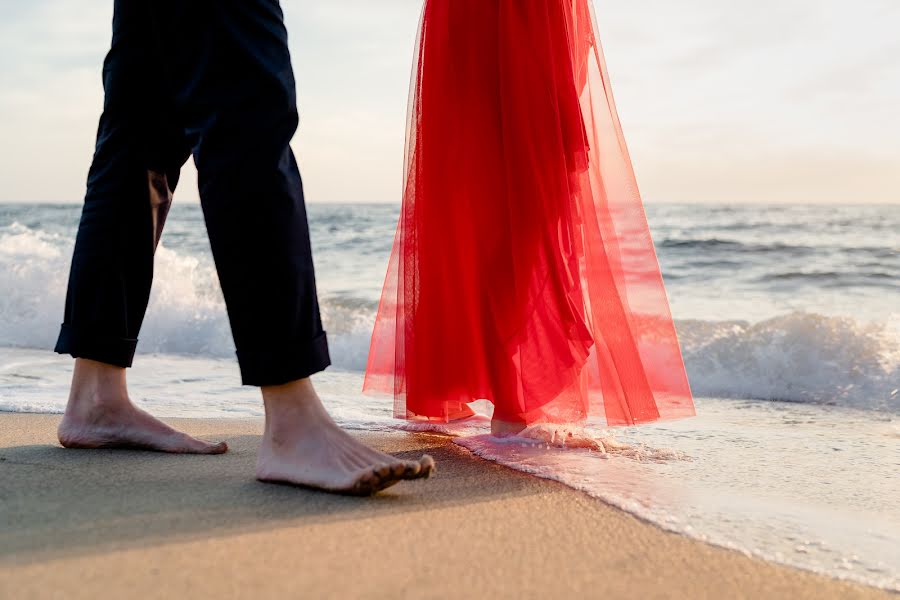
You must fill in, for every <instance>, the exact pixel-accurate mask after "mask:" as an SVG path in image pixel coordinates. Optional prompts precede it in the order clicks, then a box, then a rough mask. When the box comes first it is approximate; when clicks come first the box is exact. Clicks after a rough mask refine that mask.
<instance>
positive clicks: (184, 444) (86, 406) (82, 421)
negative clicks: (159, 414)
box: [57, 358, 228, 454]
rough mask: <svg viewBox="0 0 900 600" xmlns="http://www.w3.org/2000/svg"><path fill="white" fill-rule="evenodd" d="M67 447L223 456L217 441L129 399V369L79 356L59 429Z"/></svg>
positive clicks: (60, 437)
mask: <svg viewBox="0 0 900 600" xmlns="http://www.w3.org/2000/svg"><path fill="white" fill-rule="evenodd" d="M57 434H58V437H59V443H60V444H62V445H63V446H64V447H66V448H91V449H93V448H131V449H141V450H154V451H157V452H172V453H176V454H222V453H223V452H226V451H227V450H228V445H227V444H225V442H219V443H217V444H213V443H210V442H205V441H203V440H198V439H196V438H193V437H191V436H189V435H187V434H184V433H181V432H180V431H176V430H175V429H172V428H171V427H169V426H168V425H166V424H165V423H163V422H162V421H160V420H158V419H156V418H154V417H153V416H151V415H150V414H148V413H146V412H144V411H143V410H141V409H139V408H137V407H136V406H134V405H133V404H132V403H131V400H130V399H129V398H128V390H127V386H126V383H125V369H123V368H120V367H115V366H112V365H107V364H104V363H100V362H95V361H92V360H87V359H82V358H79V359H76V361H75V373H74V375H73V377H72V389H71V391H70V392H69V403H68V406H66V413H65V415H64V416H63V420H62V422H61V423H60V425H59V429H58V431H57Z"/></svg>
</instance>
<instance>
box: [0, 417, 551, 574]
mask: <svg viewBox="0 0 900 600" xmlns="http://www.w3.org/2000/svg"><path fill="white" fill-rule="evenodd" d="M42 420H43V419H42ZM55 423H56V419H55V418H54V417H46V427H47V428H48V429H49V430H50V431H54V430H55ZM206 423H207V424H208V423H209V422H206ZM183 424H184V423H183V422H182V423H179V424H176V425H183ZM229 428H231V429H234V426H233V425H232V426H229V425H227V422H224V423H223V425H222V429H223V432H224V433H223V434H222V436H221V438H220V437H217V436H215V435H208V433H209V427H206V428H204V431H197V432H195V433H199V434H200V435H201V436H202V437H205V438H208V439H226V440H227V441H228V444H229V446H230V448H231V449H230V451H229V452H228V453H227V454H225V455H221V456H187V455H186V456H177V455H167V454H159V453H153V452H140V451H128V450H65V449H63V448H61V447H59V446H54V445H51V444H37V445H8V446H7V447H0V564H11V563H12V564H23V563H28V562H32V561H35V560H45V559H47V558H53V557H58V556H66V555H70V554H72V553H78V554H84V553H86V552H105V551H109V550H113V549H123V548H134V547H146V546H148V545H154V544H165V543H169V542H173V541H184V540H189V539H196V538H200V537H204V538H205V537H215V536H227V535H233V534H236V533H244V532H250V531H263V530H268V529H273V528H278V527H285V526H291V527H298V526H300V527H302V526H304V525H311V524H321V523H325V522H328V521H332V520H347V519H361V518H367V519H371V518H377V517H378V516H380V515H387V514H391V515H396V514H397V511H401V512H405V513H412V512H418V511H426V510H432V509H435V508H439V507H445V506H452V505H461V504H473V503H478V502H482V501H486V500H496V499H497V498H498V497H504V496H521V495H528V494H534V493H536V492H538V491H541V490H542V489H543V488H545V487H547V486H552V484H549V483H547V484H546V486H545V485H538V486H535V480H534V479H532V478H529V477H527V476H524V475H521V474H518V473H515V472H514V471H511V470H508V469H506V468H504V467H500V466H497V465H495V464H493V463H488V462H485V461H481V460H479V459H476V458H474V457H472V456H471V455H470V454H468V452H467V451H465V450H463V449H461V448H459V447H458V446H455V445H454V444H453V443H451V442H450V441H449V439H447V438H443V437H439V436H433V435H424V434H419V435H416V434H393V435H384V434H381V435H379V434H366V435H364V436H362V437H363V438H364V439H365V441H366V442H368V443H370V444H371V445H373V446H375V447H377V448H379V449H381V450H384V451H387V452H391V453H393V454H396V455H398V456H401V457H404V458H414V457H417V456H419V455H421V454H422V453H423V452H425V453H429V454H431V455H432V456H433V457H434V458H435V460H436V461H437V464H438V470H437V474H436V475H435V476H434V477H432V478H431V479H430V480H428V481H425V482H410V483H401V484H399V485H397V486H395V487H393V488H390V489H389V490H387V491H385V492H382V493H381V494H379V495H377V496H375V497H372V498H352V497H345V496H335V495H331V494H325V493H322V492H316V491H312V490H307V489H302V488H296V487H290V486H282V485H270V484H263V483H259V482H257V481H255V480H254V479H253V468H254V464H255V458H256V449H257V447H258V445H259V439H260V438H259V436H258V435H255V434H254V435H248V434H246V433H245V434H241V435H234V434H233V435H229V431H228V429H229ZM243 429H244V430H246V429H247V426H246V425H245V426H244V427H243ZM232 433H235V432H232ZM43 437H44V436H42V439H43ZM486 471H488V472H490V478H489V481H490V482H491V485H490V486H485V485H484V482H485V475H486Z"/></svg>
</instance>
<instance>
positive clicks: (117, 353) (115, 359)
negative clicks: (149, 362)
mask: <svg viewBox="0 0 900 600" xmlns="http://www.w3.org/2000/svg"><path fill="white" fill-rule="evenodd" d="M137 342H138V341H137V340H136V339H130V338H120V337H114V336H109V335H98V334H96V333H93V332H90V331H84V330H80V329H76V328H74V327H72V326H71V325H66V324H65V323H63V325H62V327H61V328H60V332H59V339H57V341H56V348H54V350H55V351H56V352H58V353H59V354H71V355H72V357H73V358H87V359H90V360H96V361H97V362H102V363H106V364H109V365H114V366H116V367H124V368H128V367H130V366H131V363H132V361H134V351H135V350H136V349H137Z"/></svg>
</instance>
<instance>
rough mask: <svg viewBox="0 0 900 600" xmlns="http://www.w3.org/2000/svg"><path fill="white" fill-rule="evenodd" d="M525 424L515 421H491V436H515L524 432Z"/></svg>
mask: <svg viewBox="0 0 900 600" xmlns="http://www.w3.org/2000/svg"><path fill="white" fill-rule="evenodd" d="M525 427H527V425H525V423H518V422H515V421H501V420H499V419H491V435H494V436H498V437H502V436H506V435H516V434H518V433H522V431H524V430H525Z"/></svg>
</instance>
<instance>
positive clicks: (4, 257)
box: [0, 223, 900, 413]
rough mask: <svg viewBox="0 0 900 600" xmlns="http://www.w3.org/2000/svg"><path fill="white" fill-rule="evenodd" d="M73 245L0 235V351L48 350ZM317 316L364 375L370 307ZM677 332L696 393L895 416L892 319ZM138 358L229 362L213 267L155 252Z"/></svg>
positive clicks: (898, 378)
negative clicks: (186, 357) (204, 358)
mask: <svg viewBox="0 0 900 600" xmlns="http://www.w3.org/2000/svg"><path fill="white" fill-rule="evenodd" d="M71 244H72V241H71V239H70V238H66V237H62V236H60V235H58V234H54V233H47V232H44V231H40V230H34V229H31V228H29V227H26V226H24V225H21V224H19V223H13V224H12V225H9V226H6V227H2V228H0V289H2V290H3V293H2V294H0V346H6V347H25V348H39V349H48V350H49V349H52V348H53V345H54V343H55V341H56V335H57V333H58V327H59V321H60V319H61V316H62V311H63V304H64V301H65V290H66V280H67V275H68V269H69V260H70V257H71ZM367 291H368V292H371V290H367ZM321 307H322V318H323V322H324V325H325V328H326V330H327V331H328V334H329V345H330V347H331V353H332V360H333V364H334V366H335V367H337V368H339V369H344V370H350V371H362V370H364V369H365V365H366V357H367V354H368V346H369V337H370V335H371V331H372V326H373V323H374V319H375V312H376V310H377V302H376V301H375V300H373V299H371V298H361V297H357V296H354V295H352V294H334V295H329V294H323V295H322V298H321ZM677 328H678V332H679V336H680V339H681V341H682V344H683V348H684V356H685V362H686V365H687V368H688V373H689V376H690V380H691V384H692V387H693V389H694V391H695V393H696V394H697V395H698V396H716V397H724V398H746V399H766V400H783V401H794V402H809V403H821V404H836V405H844V406H852V407H857V408H863V409H875V410H886V411H890V412H893V413H897V412H900V394H898V391H897V390H898V388H900V314H898V315H895V316H894V317H893V318H892V319H887V320H884V321H881V322H874V323H869V322H864V321H862V320H858V319H854V318H851V317H833V316H824V315H819V314H813V313H790V314H786V315H782V316H779V317H775V318H772V319H768V320H765V321H761V322H756V323H750V322H747V321H711V320H681V321H678V323H677ZM138 350H139V352H141V353H145V354H146V353H158V354H184V355H196V356H207V357H216V358H220V357H233V356H234V344H233V341H232V339H231V330H230V327H229V324H228V318H227V314H226V311H225V305H224V301H223V299H222V293H221V290H220V288H219V284H218V280H217V278H216V274H215V269H214V267H213V265H212V261H211V260H209V259H204V258H203V257H197V256H192V255H186V254H182V253H179V252H176V251H174V250H171V249H169V248H168V247H166V246H165V245H161V246H160V248H159V250H158V253H157V259H156V277H155V280H154V285H153V291H152V295H151V301H150V307H149V309H148V313H147V319H146V321H145V324H144V328H143V330H142V334H141V340H140V344H139V347H138Z"/></svg>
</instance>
